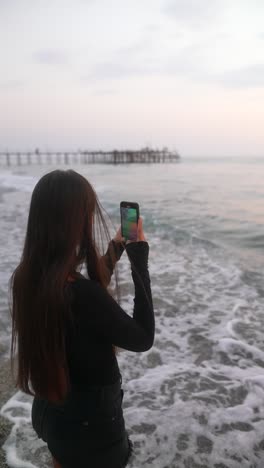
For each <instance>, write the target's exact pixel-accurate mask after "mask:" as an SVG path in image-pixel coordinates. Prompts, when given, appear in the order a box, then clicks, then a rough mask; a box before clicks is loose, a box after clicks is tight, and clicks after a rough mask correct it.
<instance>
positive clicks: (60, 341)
mask: <svg viewBox="0 0 264 468" xmlns="http://www.w3.org/2000/svg"><path fill="white" fill-rule="evenodd" d="M95 237H99V243H100V245H98V242H97V243H96V242H95ZM104 238H107V239H109V234H108V229H107V225H106V221H105V219H104V217H103V214H102V209H101V206H100V204H99V201H98V199H97V196H96V193H95V191H94V189H93V188H92V186H91V184H90V183H89V182H88V181H87V180H86V179H85V178H84V177H83V176H82V175H80V174H78V173H77V172H75V171H73V170H67V171H62V170H55V171H52V172H50V173H48V174H46V175H44V176H43V177H42V178H41V179H40V180H39V182H38V183H37V185H36V186H35V188H34V190H33V193H32V198H31V203H30V209H29V216H28V224H27V231H26V238H25V244H24V249H23V254H22V258H21V261H20V263H19V265H18V267H17V268H16V269H15V271H14V273H13V275H12V277H11V281H10V285H11V291H12V298H11V299H12V300H11V314H12V342H11V367H12V372H13V374H14V362H15V351H16V347H17V351H18V353H17V370H16V378H15V383H16V386H17V387H18V388H20V389H21V390H22V391H24V392H25V393H28V394H31V395H35V394H37V395H39V396H42V397H44V398H48V399H51V400H54V401H58V400H61V399H63V398H64V396H65V395H66V394H67V392H68V390H69V377H68V368H67V363H66V349H65V333H64V332H65V330H64V326H65V319H66V318H69V319H70V320H72V317H71V310H70V287H69V283H68V282H67V279H68V278H69V275H71V276H74V275H75V272H76V268H77V266H78V265H80V264H81V263H82V262H84V263H85V265H86V269H87V274H88V276H89V278H90V279H92V280H95V281H98V282H99V283H100V284H101V285H102V286H104V287H106V286H107V283H108V272H107V271H106V266H105V264H104V263H103V262H100V261H99V259H100V252H99V250H100V248H103V243H104ZM29 382H30V383H31V388H30V385H29Z"/></svg>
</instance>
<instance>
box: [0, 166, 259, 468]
mask: <svg viewBox="0 0 264 468" xmlns="http://www.w3.org/2000/svg"><path fill="white" fill-rule="evenodd" d="M56 167H58V166H56V165H49V166H41V167H40V166H26V165H24V166H20V167H9V168H5V167H3V166H1V167H0V334H1V335H0V336H1V340H0V356H1V360H2V361H3V360H6V359H7V358H8V354H9V346H10V316H9V311H8V292H7V289H8V281H9V278H10V275H11V272H12V271H13V269H14V268H15V266H16V265H17V263H18V261H19V259H20V255H21V250H22V245H23V240H24V235H25V228H26V222H27V214H28V207H29V202H30V196H31V192H32V189H33V188H34V186H35V184H36V182H37V180H38V179H39V178H40V176H41V175H43V174H44V173H46V172H48V171H50V170H53V169H55V168H56ZM61 167H62V166H61ZM63 167H64V168H66V167H65V166H63ZM69 167H71V168H73V169H75V170H76V171H77V172H80V173H82V174H83V175H84V176H85V177H87V178H88V180H89V181H90V182H91V183H92V185H93V186H94V188H95V190H96V191H97V194H98V196H99V200H100V201H101V203H102V205H103V207H104V208H105V210H106V212H107V213H108V214H109V217H110V219H111V220H112V223H113V226H115V227H118V226H119V203H120V201H121V200H129V201H137V202H138V203H139V205H140V210H141V215H142V217H143V220H144V229H145V233H146V237H147V240H148V242H149V245H150V257H149V268H150V275H151V283H152V292H153V300H154V307H155V317H156V335H155V342H154V346H153V347H152V349H151V350H149V351H147V352H145V353H132V352H128V351H121V352H120V353H119V355H118V360H119V366H120V369H121V373H122V376H123V388H124V392H125V393H124V416H125V420H126V426H127V430H128V432H129V434H130V437H131V439H132V441H133V443H134V448H135V454H134V455H133V458H132V460H131V463H130V464H129V468H140V467H142V466H144V467H145V468H241V467H242V468H263V466H264V339H263V337H264V314H263V309H264V256H263V249H264V184H263V180H264V159H254V158H251V159H239V158H236V159H235V158H233V159H232V158H230V159H228V158H226V159H224V158H222V159H221V158H218V159H213V158H211V159H209V158H208V159H205V158H197V159H195V158H193V159H192V158H186V159H185V158H182V160H181V161H180V162H179V163H177V164H173V165H172V164H160V165H159V164H157V165H124V166H123V165H122V166H121V165H120V166H108V165H80V164H78V165H71V166H69ZM113 226H112V225H111V226H110V229H111V231H112V232H113V233H114V227H113ZM119 263H120V264H119V268H118V271H119V282H120V287H121V293H122V291H123V293H122V298H121V304H122V306H123V307H124V309H125V310H126V311H127V312H128V313H129V314H131V313H132V310H133V287H132V281H131V275H130V271H129V263H128V260H127V258H126V255H125V254H124V255H123V257H122V259H121V260H120V262H119ZM31 403H32V398H31V397H29V396H26V395H24V394H22V393H21V392H16V393H15V390H14V395H13V396H12V397H11V399H10V400H9V401H8V402H7V403H6V404H5V405H4V406H3V407H2V409H1V414H2V415H3V416H4V417H6V418H8V419H9V420H10V421H11V422H12V424H13V429H12V432H11V434H10V436H9V438H8V440H7V442H6V443H5V446H4V449H5V451H6V454H7V460H8V465H9V466H10V467H18V468H48V467H50V466H51V465H50V458H49V454H48V452H47V449H46V445H45V444H44V443H43V442H42V441H40V440H38V439H37V436H36V435H35V433H34V432H33V430H32V428H31V424H30V410H31Z"/></svg>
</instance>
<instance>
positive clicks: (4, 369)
mask: <svg viewBox="0 0 264 468" xmlns="http://www.w3.org/2000/svg"><path fill="white" fill-rule="evenodd" d="M0 388H1V392H0V408H2V406H3V405H4V404H5V403H6V402H7V401H8V400H9V398H11V396H12V395H14V394H15V392H16V389H15V384H14V381H13V378H12V376H11V370H10V360H4V361H3V362H1V367H0ZM11 429H12V424H11V423H10V422H9V421H8V420H7V419H6V418H4V417H2V416H1V415H0V468H9V466H8V465H7V463H6V454H5V451H4V450H3V445H4V443H5V441H6V439H7V438H8V436H9V434H10V432H11Z"/></svg>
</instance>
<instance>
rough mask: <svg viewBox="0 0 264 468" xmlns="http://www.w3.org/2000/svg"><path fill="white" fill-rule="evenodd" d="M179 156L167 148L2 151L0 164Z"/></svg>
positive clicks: (144, 161) (157, 159)
mask: <svg viewBox="0 0 264 468" xmlns="http://www.w3.org/2000/svg"><path fill="white" fill-rule="evenodd" d="M179 159H180V156H179V154H178V153H177V152H171V151H169V150H168V149H167V148H163V149H161V150H153V149H150V148H143V149H141V150H138V151H132V150H124V151H122V150H121V151H120V150H119V151H117V150H113V151H81V150H80V151H40V150H38V149H36V150H35V151H2V152H0V165H1V166H22V165H32V164H38V165H42V164H66V165H69V164H72V163H74V164H78V163H80V164H153V163H154V164H156V163H174V162H178V161H179Z"/></svg>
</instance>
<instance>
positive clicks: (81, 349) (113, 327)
mask: <svg viewBox="0 0 264 468" xmlns="http://www.w3.org/2000/svg"><path fill="white" fill-rule="evenodd" d="M113 248H114V250H115V254H116V260H118V258H119V257H120V255H121V253H122V249H120V248H117V245H116V243H114V241H112V243H110V245H109V249H110V250H112V251H113ZM126 251H127V254H128V256H129V258H130V261H131V270H132V278H133V282H134V286H135V297H134V311H133V317H130V316H129V315H128V314H127V313H126V312H125V311H124V310H123V309H122V308H121V307H120V306H119V304H118V303H117V302H116V301H115V300H114V299H113V297H112V296H111V295H110V294H109V293H108V292H107V290H106V289H105V288H103V287H102V286H101V285H100V284H98V283H97V282H96V281H92V280H88V279H86V278H84V277H80V278H78V279H77V280H76V281H74V282H72V283H71V288H72V312H73V315H74V323H75V326H74V327H73V326H72V325H71V326H69V327H68V329H67V332H66V336H67V338H66V354H67V361H68V366H69V375H70V382H71V385H72V387H74V388H84V387H85V386H88V385H97V384H103V385H107V384H111V383H114V382H115V381H116V380H117V379H118V378H119V376H120V371H119V367H118V363H117V359H116V355H115V351H114V346H116V347H120V348H123V349H126V350H130V351H146V350H148V349H150V348H151V346H152V344H153V341H154V332H155V320H154V311H153V304H152V297H151V287H150V278H149V272H148V253H149V246H148V243H147V242H145V241H141V242H133V243H130V244H128V245H127V246H126ZM108 254H109V250H108ZM108 254H107V255H106V256H105V258H104V259H103V261H105V262H106V264H107V266H108V268H109V279H110V276H111V273H112V271H113V268H114V263H115V262H114V261H113V256H112V255H111V256H110V255H108Z"/></svg>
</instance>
